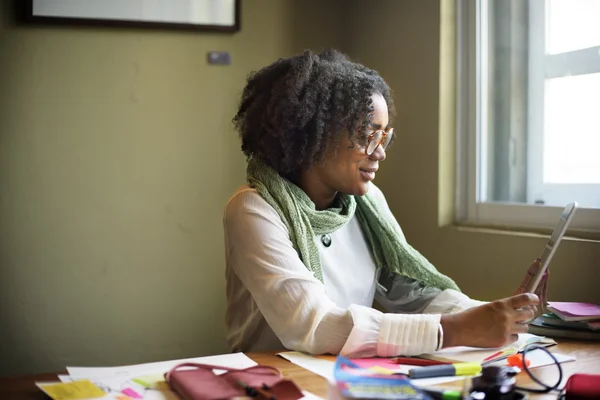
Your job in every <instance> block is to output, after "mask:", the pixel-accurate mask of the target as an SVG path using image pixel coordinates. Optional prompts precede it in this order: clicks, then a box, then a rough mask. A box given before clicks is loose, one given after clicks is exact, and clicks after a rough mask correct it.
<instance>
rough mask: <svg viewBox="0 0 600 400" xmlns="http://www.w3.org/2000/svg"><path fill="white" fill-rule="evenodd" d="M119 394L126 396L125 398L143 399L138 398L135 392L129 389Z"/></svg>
mask: <svg viewBox="0 0 600 400" xmlns="http://www.w3.org/2000/svg"><path fill="white" fill-rule="evenodd" d="M121 392H122V393H123V394H126V395H127V396H129V397H131V398H132V399H142V398H144V397H143V396H140V395H139V394H138V393H137V392H136V391H135V390H133V389H131V388H126V389H123V390H121Z"/></svg>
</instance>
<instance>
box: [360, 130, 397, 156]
mask: <svg viewBox="0 0 600 400" xmlns="http://www.w3.org/2000/svg"><path fill="white" fill-rule="evenodd" d="M393 137H394V128H389V129H388V130H387V131H384V130H383V129H380V130H378V131H375V132H373V133H371V134H370V135H369V137H368V138H367V146H366V147H365V154H366V155H368V156H370V155H371V154H373V153H374V152H375V150H376V149H377V147H378V146H379V145H381V147H382V148H383V149H384V150H385V149H387V147H388V145H389V144H390V142H391V141H392V138H393Z"/></svg>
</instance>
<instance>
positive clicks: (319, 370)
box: [277, 351, 464, 386]
mask: <svg viewBox="0 0 600 400" xmlns="http://www.w3.org/2000/svg"><path fill="white" fill-rule="evenodd" d="M277 355H278V356H281V357H283V358H285V359H286V360H288V361H290V362H293V363H294V364H296V365H299V366H300V367H302V368H304V369H307V370H309V371H311V372H314V373H315V374H317V375H321V376H322V377H324V378H325V379H327V380H328V381H329V382H331V383H333V382H335V380H334V379H333V366H334V362H333V361H330V360H323V359H319V358H316V357H313V356H310V355H308V354H305V353H301V352H298V351H286V352H283V353H278V354H277ZM413 368H422V367H418V366H414V365H402V364H396V365H395V368H394V369H392V370H393V371H394V372H399V373H403V374H406V373H408V370H410V369H413ZM390 369H391V368H390ZM460 379H464V377H461V376H445V377H441V378H425V379H414V380H412V383H413V384H414V385H416V386H430V385H437V384H438V383H446V382H453V381H457V380H460Z"/></svg>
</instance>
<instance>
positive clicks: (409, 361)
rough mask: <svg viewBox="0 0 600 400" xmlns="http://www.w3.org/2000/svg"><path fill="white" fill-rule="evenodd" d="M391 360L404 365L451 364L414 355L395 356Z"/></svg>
mask: <svg viewBox="0 0 600 400" xmlns="http://www.w3.org/2000/svg"><path fill="white" fill-rule="evenodd" d="M392 362H394V363H395V364H404V365H420V366H422V367H425V366H428V365H444V364H452V363H449V362H446V361H437V360H426V359H424V358H416V357H395V358H392Z"/></svg>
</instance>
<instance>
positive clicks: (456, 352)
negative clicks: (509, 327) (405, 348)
mask: <svg viewBox="0 0 600 400" xmlns="http://www.w3.org/2000/svg"><path fill="white" fill-rule="evenodd" d="M532 343H535V344H539V345H542V346H549V345H553V344H556V342H555V341H554V340H553V339H551V338H547V337H543V336H537V335H532V334H530V333H521V334H519V339H518V340H517V341H516V342H514V343H511V344H510V345H508V346H506V347H504V348H495V349H482V348H479V347H468V346H456V347H447V348H445V349H442V350H438V351H436V352H435V353H431V354H424V355H422V356H421V357H423V358H427V359H432V360H442V361H448V362H476V363H481V362H483V361H484V360H485V359H486V358H487V357H488V356H492V355H494V354H496V353H498V352H499V351H502V350H509V349H510V350H512V351H510V352H508V353H507V354H516V353H517V352H518V351H520V350H522V349H523V348H524V347H525V346H527V345H528V344H532Z"/></svg>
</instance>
